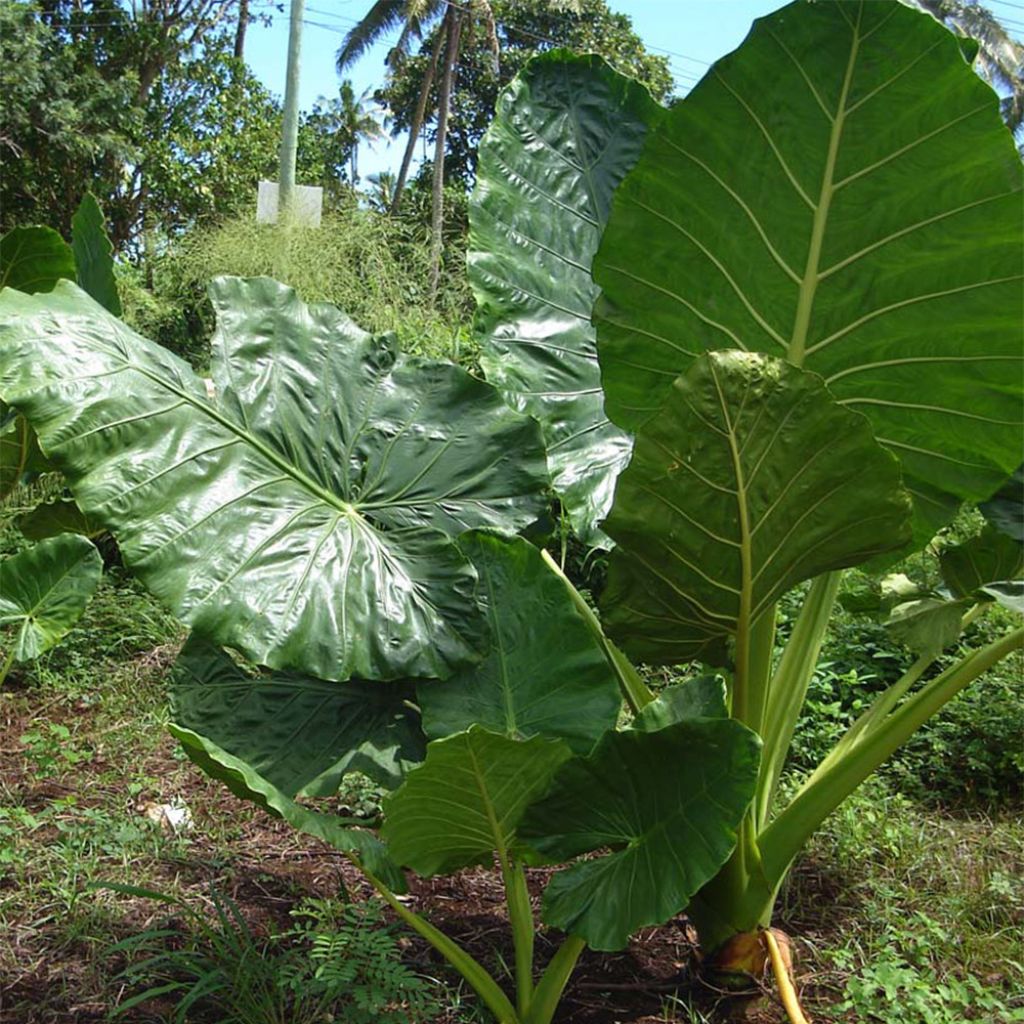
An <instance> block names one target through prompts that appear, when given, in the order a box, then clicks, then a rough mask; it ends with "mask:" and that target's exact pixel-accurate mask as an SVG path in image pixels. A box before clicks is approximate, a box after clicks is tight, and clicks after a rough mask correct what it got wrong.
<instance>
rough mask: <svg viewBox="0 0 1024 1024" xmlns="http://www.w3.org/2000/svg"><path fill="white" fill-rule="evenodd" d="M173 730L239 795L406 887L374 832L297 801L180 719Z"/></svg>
mask: <svg viewBox="0 0 1024 1024" xmlns="http://www.w3.org/2000/svg"><path fill="white" fill-rule="evenodd" d="M167 728H168V731H169V732H170V733H171V735H172V736H173V737H174V738H175V739H176V740H178V742H179V743H180V744H181V745H182V748H183V749H184V751H185V753H186V754H188V756H189V758H190V759H191V760H192V761H193V762H195V764H197V765H198V766H199V767H200V768H201V769H202V770H203V771H204V772H205V773H206V774H207V775H209V776H210V778H211V779H217V780H218V781H219V782H223V783H224V785H226V786H227V788H228V789H230V790H231V792H232V793H234V794H235V796H237V797H240V798H241V799H242V800H249V801H251V802H252V803H254V804H256V805H257V806H258V807H262V808H263V810H265V811H266V812H267V813H268V814H271V815H273V816H274V817H275V818H283V819H284V820H285V821H287V822H288V824H289V825H291V826H292V828H296V829H298V830H299V831H300V832H305V833H306V834H307V835H311V836H316V838H317V839H322V840H323V841H324V842H325V843H328V844H330V845H331V846H333V847H334V848H335V849H337V850H343V851H345V852H346V853H352V854H355V855H356V856H357V857H358V859H359V860H360V861H361V862H362V863H363V864H365V865H366V867H367V868H369V870H370V871H372V872H373V873H374V874H375V875H376V876H377V877H378V878H380V879H381V880H382V881H384V882H386V883H387V885H388V886H389V887H390V888H391V889H392V890H393V891H394V892H404V891H405V878H404V876H403V875H402V872H401V870H400V869H399V868H398V867H397V866H396V865H395V863H394V861H392V860H391V858H390V857H389V856H388V854H387V851H386V850H385V848H384V845H383V844H382V843H381V842H380V840H379V839H377V837H376V836H374V835H373V834H372V833H370V832H366V831H364V830H363V829H361V828H358V827H355V828H353V827H352V826H353V823H352V822H351V821H349V820H348V819H346V818H342V817H340V816H339V815H337V814H330V813H327V812H326V811H321V810H317V809H316V808H314V807H306V806H304V805H303V804H300V803H297V802H296V801H295V800H293V799H291V798H290V797H289V796H287V795H286V794H285V793H283V792H282V791H281V790H280V789H278V787H277V786H275V785H274V784H273V783H272V782H270V781H269V780H267V779H265V778H264V777H263V776H262V775H260V774H259V772H257V771H255V770H254V769H253V767H252V765H250V764H247V763H246V762H245V761H244V760H242V759H241V758H239V757H235V756H234V755H233V754H230V753H228V752H227V751H226V750H223V749H221V748H220V747H218V746H217V744H216V743H213V742H212V741H211V740H209V739H207V738H206V737H205V736H201V735H199V734H198V733H195V732H193V731H192V730H191V729H186V728H184V727H182V726H180V725H175V724H174V723H171V724H170V725H168V727H167Z"/></svg>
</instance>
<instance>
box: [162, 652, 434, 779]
mask: <svg viewBox="0 0 1024 1024" xmlns="http://www.w3.org/2000/svg"><path fill="white" fill-rule="evenodd" d="M414 696H415V690H414V688H413V687H412V685H410V684H409V683H378V682H365V681H362V680H355V679H353V680H349V681H348V682H344V683H338V682H328V681H326V680H323V679H314V678H312V677H311V676H304V675H301V674H299V673H297V672H271V673H269V674H265V675H260V674H257V673H255V672H249V671H246V670H244V669H243V668H241V667H240V666H239V665H237V664H236V663H235V661H234V660H233V659H232V658H231V657H229V656H228V655H227V654H226V653H225V652H224V651H222V650H221V649H220V648H218V647H216V646H214V645H213V644H211V643H209V642H208V641H205V640H203V639H202V638H200V637H197V636H195V635H193V636H192V637H190V638H189V641H188V643H186V644H185V647H184V649H183V650H182V652H181V654H180V655H179V656H178V660H177V661H176V662H175V664H174V669H173V672H172V675H171V693H170V699H171V718H172V720H173V721H174V723H175V724H176V725H179V726H181V727H183V728H185V729H189V730H191V731H192V732H194V733H197V734H199V735H201V736H203V737H205V738H206V739H208V740H210V741H211V742H213V743H215V744H216V745H217V746H218V747H220V748H221V749H222V750H224V751H226V752H228V753H229V754H231V755H233V756H234V757H237V758H239V759H240V760H242V761H244V762H245V763H246V764H248V765H249V766H250V767H251V768H252V769H253V771H255V772H257V773H258V774H259V775H261V776H262V777H263V778H264V779H266V780H267V781H268V782H269V783H271V784H272V785H274V786H276V787H277V788H278V789H280V790H281V792H282V793H284V794H285V796H287V797H289V798H291V797H295V796H330V795H331V794H333V793H336V792H337V790H338V786H339V784H340V782H341V779H342V777H343V776H344V775H345V774H346V773H348V772H353V771H358V772H362V773H363V774H364V775H368V776H369V777H370V778H371V779H373V780H374V781H375V782H377V783H379V784H380V785H382V786H389V787H390V786H397V785H398V784H399V783H400V782H401V781H402V777H403V776H404V775H405V772H406V771H407V770H408V769H409V768H410V767H412V766H413V765H414V764H417V763H419V762H420V761H422V760H423V749H424V746H425V741H424V739H423V733H422V732H421V730H420V724H419V714H418V713H417V711H416V709H415V706H414V705H413V703H412V698H413V697H414Z"/></svg>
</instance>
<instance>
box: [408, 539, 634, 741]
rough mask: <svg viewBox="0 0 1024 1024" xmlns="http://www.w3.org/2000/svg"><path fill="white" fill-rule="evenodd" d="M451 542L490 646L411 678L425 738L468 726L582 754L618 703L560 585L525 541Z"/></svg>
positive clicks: (612, 681)
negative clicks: (451, 666)
mask: <svg viewBox="0 0 1024 1024" xmlns="http://www.w3.org/2000/svg"><path fill="white" fill-rule="evenodd" d="M459 547H460V548H461V549H462V551H463V552H464V553H465V554H466V555H467V557H468V558H469V560H470V561H471V562H472V563H473V567H474V568H475V569H476V571H477V575H478V577H479V579H480V591H479V592H480V599H481V602H482V604H483V607H484V612H485V614H486V617H487V623H488V626H489V627H490V634H491V646H490V652H489V653H488V655H487V657H486V658H485V659H484V661H483V662H481V663H480V664H479V665H472V666H468V667H467V668H464V669H460V670H459V671H458V672H456V673H455V675H454V676H452V677H451V678H450V679H446V680H444V681H443V682H427V683H421V684H420V685H419V688H418V692H419V700H420V706H421V708H422V710H423V728H424V730H425V731H426V733H427V735H428V736H430V737H431V738H433V739H439V738H441V737H443V736H448V735H451V734H452V733H455V732H461V731H463V730H464V729H468V728H469V727H470V726H471V725H474V724H477V725H482V726H484V727H486V728H487V729H490V730H491V731H493V732H500V733H503V734H504V735H506V736H508V737H510V738H512V739H527V738H529V737H531V736H536V735H542V736H549V737H555V738H558V739H563V740H565V741H566V743H568V745H569V746H570V747H571V748H572V750H573V751H574V752H576V753H586V752H587V751H588V750H590V748H591V747H593V745H594V743H595V742H596V741H597V739H598V738H599V737H600V736H601V735H602V734H603V733H604V732H605V730H607V729H613V728H614V727H615V722H616V720H617V718H618V713H619V708H620V706H621V703H622V700H621V697H620V696H619V689H618V682H617V680H616V678H615V675H614V674H613V673H612V670H611V668H610V667H609V665H608V662H607V660H606V659H605V656H604V653H603V652H602V651H601V649H600V648H599V647H598V646H597V644H596V642H595V640H594V638H593V635H592V634H591V632H590V630H589V629H588V627H587V626H586V624H585V623H584V622H583V619H582V618H581V616H580V614H579V613H578V612H577V611H576V609H575V608H574V607H573V604H572V599H571V598H570V596H569V592H568V591H567V589H566V587H565V585H564V583H562V581H561V580H559V579H558V578H557V577H556V576H555V575H554V573H552V572H551V570H550V569H549V568H548V567H547V566H546V565H545V564H544V560H543V558H542V557H541V553H540V552H539V551H538V550H537V549H536V548H535V547H534V546H533V545H532V544H530V543H528V542H527V541H525V540H522V539H519V538H503V537H497V536H494V535H491V534H486V533H479V532H475V533H470V534H466V535H464V536H463V537H461V538H460V539H459Z"/></svg>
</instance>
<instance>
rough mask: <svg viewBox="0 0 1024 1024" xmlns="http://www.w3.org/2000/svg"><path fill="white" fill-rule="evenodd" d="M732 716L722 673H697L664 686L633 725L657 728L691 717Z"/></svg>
mask: <svg viewBox="0 0 1024 1024" xmlns="http://www.w3.org/2000/svg"><path fill="white" fill-rule="evenodd" d="M728 717H729V709H728V706H727V705H726V690H725V680H724V679H722V677H721V676H696V677H695V678H693V679H687V680H686V681H685V682H682V683H679V684H677V685H676V686H669V687H667V688H666V689H664V690H662V691H661V692H660V693H659V694H658V696H657V697H656V698H655V699H654V700H652V701H651V702H650V704H646V705H645V706H644V707H643V709H642V710H641V711H640V714H639V715H637V716H636V719H635V720H634V721H633V723H632V726H631V727H632V728H633V729H639V730H640V731H641V732H657V731H658V729H664V728H666V727H667V726H670V725H675V723H676V722H683V721H686V720H688V719H691V718H728Z"/></svg>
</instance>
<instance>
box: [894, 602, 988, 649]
mask: <svg viewBox="0 0 1024 1024" xmlns="http://www.w3.org/2000/svg"><path fill="white" fill-rule="evenodd" d="M969 604H970V602H963V601H947V600H944V599H943V598H941V597H925V598H921V599H919V600H915V601H905V602H904V603H902V604H898V605H896V606H895V607H894V608H893V610H892V611H891V612H890V614H889V617H888V619H886V622H885V624H886V626H888V628H889V632H890V633H892V634H893V636H895V637H896V638H897V639H898V640H901V641H902V642H903V643H905V644H906V645H907V646H908V647H909V648H911V650H913V651H916V652H917V653H918V654H934V655H938V654H939V653H940V652H942V651H943V650H945V649H946V648H947V647H949V646H950V644H954V643H956V641H957V640H958V639H959V637H960V633H961V628H960V623H961V621H962V619H963V614H964V612H965V611H967V608H968V606H969Z"/></svg>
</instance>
